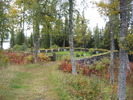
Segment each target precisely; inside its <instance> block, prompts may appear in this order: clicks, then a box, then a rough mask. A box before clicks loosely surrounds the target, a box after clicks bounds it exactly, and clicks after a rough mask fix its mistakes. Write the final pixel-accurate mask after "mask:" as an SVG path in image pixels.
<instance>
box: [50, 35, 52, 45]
mask: <svg viewBox="0 0 133 100" xmlns="http://www.w3.org/2000/svg"><path fill="white" fill-rule="evenodd" d="M50 47H52V34H50Z"/></svg>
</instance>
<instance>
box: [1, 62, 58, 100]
mask: <svg viewBox="0 0 133 100" xmlns="http://www.w3.org/2000/svg"><path fill="white" fill-rule="evenodd" d="M56 64H57V63H56V62H49V63H46V64H34V65H33V64H31V65H25V66H12V68H10V69H8V71H9V72H10V73H8V74H9V76H12V77H7V80H9V81H8V82H7V83H5V85H6V86H7V87H6V88H4V87H3V88H2V89H3V91H2V90H1V91H0V100H59V98H58V96H57V94H56V93H55V91H54V86H53V85H52V84H51V81H50V76H49V75H50V73H51V70H53V68H54V67H55V65H56ZM13 67H14V70H13ZM16 67H17V68H16ZM3 74H5V73H3ZM0 75H1V73H0ZM5 76H6V75H5ZM5 76H3V77H5ZM4 82H6V80H5V81H3V82H2V83H1V82H0V86H1V85H2V84H4ZM0 89H1V87H0ZM6 90H9V92H10V93H8V94H7V95H5V96H4V91H5V92H8V91H6ZM2 92H3V93H2ZM2 94H3V95H2Z"/></svg>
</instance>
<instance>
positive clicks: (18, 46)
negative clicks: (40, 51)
mask: <svg viewBox="0 0 133 100" xmlns="http://www.w3.org/2000/svg"><path fill="white" fill-rule="evenodd" d="M13 49H14V50H16V51H25V50H26V46H25V45H15V46H14V48H13Z"/></svg>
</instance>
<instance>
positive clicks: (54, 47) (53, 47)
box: [50, 44, 59, 49]
mask: <svg viewBox="0 0 133 100" xmlns="http://www.w3.org/2000/svg"><path fill="white" fill-rule="evenodd" d="M50 48H51V49H58V48H59V46H58V45H55V44H54V45H52V46H51V47H50Z"/></svg>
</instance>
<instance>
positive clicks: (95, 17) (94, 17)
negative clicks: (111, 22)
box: [76, 0, 107, 29]
mask: <svg viewBox="0 0 133 100" xmlns="http://www.w3.org/2000/svg"><path fill="white" fill-rule="evenodd" d="M76 1H77V4H78V5H79V6H78V7H79V9H80V11H81V12H82V11H83V6H84V5H82V3H81V1H82V0H76ZM91 1H93V2H94V1H96V2H100V1H101V0H85V2H86V3H87V7H86V8H85V10H84V13H85V17H86V19H88V20H89V25H88V26H89V27H90V28H91V29H93V28H94V27H95V26H96V25H97V24H98V26H99V28H102V27H104V26H105V23H106V20H107V18H105V17H101V15H100V14H99V12H98V11H97V10H98V9H97V7H96V6H95V5H93V4H92V3H91ZM85 6H86V5H85Z"/></svg>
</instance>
